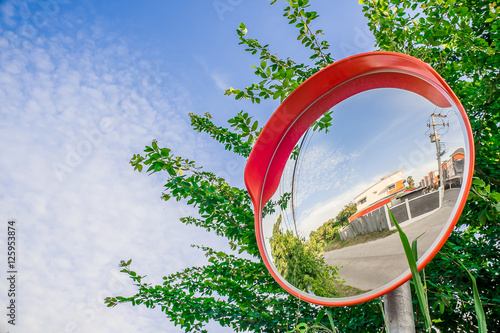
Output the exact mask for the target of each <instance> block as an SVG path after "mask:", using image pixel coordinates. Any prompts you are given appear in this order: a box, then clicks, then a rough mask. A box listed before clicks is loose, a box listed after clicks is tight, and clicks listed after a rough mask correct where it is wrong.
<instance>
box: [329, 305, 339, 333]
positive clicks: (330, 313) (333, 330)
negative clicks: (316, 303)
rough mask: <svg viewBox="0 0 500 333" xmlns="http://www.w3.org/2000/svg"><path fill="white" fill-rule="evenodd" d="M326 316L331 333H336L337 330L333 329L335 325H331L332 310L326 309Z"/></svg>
mask: <svg viewBox="0 0 500 333" xmlns="http://www.w3.org/2000/svg"><path fill="white" fill-rule="evenodd" d="M326 314H327V315H328V319H329V320H330V325H332V332H333V333H337V329H336V328H335V325H334V324H333V315H332V309H330V308H328V309H327V310H326Z"/></svg>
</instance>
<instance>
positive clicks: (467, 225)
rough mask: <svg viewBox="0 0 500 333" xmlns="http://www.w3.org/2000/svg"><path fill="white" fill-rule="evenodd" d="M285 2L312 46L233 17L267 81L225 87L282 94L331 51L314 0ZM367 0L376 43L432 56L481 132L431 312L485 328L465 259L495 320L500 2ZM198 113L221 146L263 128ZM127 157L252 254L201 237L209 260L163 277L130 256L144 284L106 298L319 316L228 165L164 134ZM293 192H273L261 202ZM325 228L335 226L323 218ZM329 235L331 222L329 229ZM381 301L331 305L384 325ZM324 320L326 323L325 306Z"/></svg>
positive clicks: (257, 317)
mask: <svg viewBox="0 0 500 333" xmlns="http://www.w3.org/2000/svg"><path fill="white" fill-rule="evenodd" d="M275 2H276V0H273V1H272V4H274V3H275ZM286 2H287V6H286V8H285V9H284V17H285V19H286V20H287V21H288V23H289V24H292V25H294V26H295V27H296V28H297V40H298V41H300V42H301V43H302V44H303V45H304V46H305V47H306V48H307V49H308V50H309V51H310V62H309V63H308V64H302V63H296V62H294V61H293V60H291V59H290V58H287V59H282V58H279V57H278V56H277V55H275V54H273V53H272V51H271V49H270V47H269V45H267V44H264V45H262V44H261V43H260V42H259V41H258V40H257V39H254V38H251V37H250V33H249V31H248V30H247V27H246V26H245V25H244V24H241V25H240V26H239V27H238V29H237V35H238V38H239V41H240V44H242V45H243V46H244V47H245V51H247V52H250V53H251V54H255V55H257V56H258V57H259V60H258V63H257V64H256V65H254V66H253V69H254V70H255V74H256V75H257V77H258V80H259V81H258V82H256V83H252V84H250V85H248V86H247V87H244V88H241V89H233V88H229V89H228V90H227V91H226V95H230V96H233V97H234V98H235V99H236V100H239V99H249V100H250V101H251V102H253V103H261V102H262V101H263V100H265V99H279V100H280V101H282V100H284V99H285V98H286V97H287V96H288V95H289V94H290V92H292V91H293V90H294V89H295V88H296V87H297V86H298V85H300V83H302V82H304V81H305V80H306V79H307V78H309V77H310V76H311V75H313V74H314V73H316V72H317V71H319V70H320V69H321V68H323V67H325V66H327V65H328V64H330V63H332V62H333V61H334V60H333V59H332V57H331V55H330V53H329V44H328V43H327V42H326V41H325V40H322V39H321V38H322V37H321V35H322V31H321V30H314V29H313V27H312V26H313V23H314V20H315V19H317V17H318V14H317V13H316V12H315V11H311V10H310V4H309V1H308V0H287V1H286ZM362 2H363V11H364V13H365V16H366V17H367V18H368V19H369V27H370V29H371V30H372V31H373V33H374V36H375V38H376V43H377V47H378V48H379V49H380V50H390V51H398V52H402V53H406V54H409V55H412V56H414V57H417V58H419V59H421V60H423V61H425V62H426V63H428V64H430V65H431V66H432V67H433V68H435V69H436V70H437V71H438V72H439V73H440V74H441V75H442V76H443V77H444V79H445V80H446V81H447V82H448V84H450V86H451V87H452V89H453V90H454V91H455V92H456V94H457V95H458V97H459V99H460V100H461V101H462V103H463V105H464V107H465V109H466V110H467V113H468V115H469V117H470V121H471V124H472V128H473V132H474V138H475V146H476V164H475V172H476V173H475V177H476V178H475V180H474V184H473V188H472V192H471V194H470V196H469V200H468V203H467V205H466V207H465V208H464V212H463V216H462V218H461V219H460V221H459V223H458V225H459V228H457V229H456V230H455V231H454V232H453V234H452V235H451V237H450V240H449V241H448V242H447V243H446V244H445V246H444V247H443V249H442V251H441V252H440V254H438V255H437V256H436V258H435V259H434V260H433V261H431V263H430V264H429V265H428V266H427V267H426V277H427V287H428V290H427V294H428V300H429V303H430V304H431V307H432V313H431V315H432V318H436V319H438V320H437V322H436V323H435V325H436V326H437V327H439V329H440V330H441V331H442V332H474V331H477V322H476V320H475V314H474V303H473V294H472V288H471V283H470V278H469V276H468V273H467V271H465V270H463V269H461V266H460V265H459V264H458V262H461V263H463V264H464V265H465V266H466V267H467V269H469V271H470V272H472V274H473V275H474V276H475V277H476V280H477V286H478V289H479V291H480V293H481V301H482V302H483V306H484V308H485V313H486V317H487V320H488V328H489V329H490V330H491V331H498V330H500V319H499V318H500V296H499V294H498V290H500V286H499V285H498V280H499V279H498V274H499V267H500V251H499V242H498V239H500V226H499V215H500V193H499V186H500V171H499V168H498V165H499V153H498V147H499V146H500V142H499V141H500V136H499V133H498V129H499V124H500V111H499V110H500V93H499V89H498V86H499V85H498V80H499V76H500V73H499V64H500V56H499V48H500V38H499V25H500V24H499V20H498V15H499V13H500V6H499V5H498V4H497V3H496V2H493V1H484V0H462V1H458V0H428V1H422V0H412V1H410V0H365V1H362ZM190 117H191V125H192V126H193V128H194V130H196V131H198V132H204V133H207V134H208V135H209V136H210V137H211V138H213V139H214V140H216V141H218V142H220V143H221V144H223V145H224V147H225V149H227V150H230V151H232V152H234V153H235V154H238V155H241V156H245V157H247V156H248V154H249V153H250V150H251V147H252V144H253V143H254V141H255V138H256V137H257V136H258V135H259V133H260V128H259V125H258V123H257V122H256V121H253V120H252V117H251V116H250V115H248V114H247V113H245V112H240V113H238V114H237V115H236V116H235V117H233V118H231V119H229V120H228V124H229V127H228V128H226V127H222V126H217V125H215V124H214V123H213V122H212V120H211V117H210V115H209V114H205V115H203V116H199V115H194V114H190ZM331 120H332V118H331V116H330V114H329V113H327V114H325V116H324V117H323V118H322V119H320V120H318V122H317V124H316V129H319V130H321V129H328V126H329V125H330V124H331ZM131 164H132V166H133V167H134V168H135V169H137V170H138V171H141V170H142V169H143V168H147V171H148V172H151V173H156V172H162V173H163V174H164V175H165V177H166V184H165V190H164V193H163V198H164V199H165V200H169V199H172V198H174V199H175V200H185V201H186V202H187V204H188V205H191V206H193V207H195V208H196V209H197V211H198V213H199V216H198V217H192V216H186V217H183V218H182V219H181V222H182V223H186V224H195V225H197V226H199V227H202V228H205V229H207V230H209V231H211V232H215V233H216V234H218V235H221V236H224V237H226V238H227V239H228V242H229V244H230V246H231V248H232V249H233V250H237V251H238V252H239V253H240V254H242V253H245V254H246V257H248V256H250V258H252V259H243V258H240V257H238V256H235V255H230V254H227V253H224V252H220V251H216V250H214V249H210V248H207V247H199V249H200V251H203V252H204V253H205V255H206V256H207V258H208V264H207V265H205V266H201V267H192V268H188V269H185V270H183V271H181V272H177V273H173V274H170V275H167V276H165V277H164V283H163V284H162V285H151V284H148V283H146V282H145V279H144V276H141V275H139V274H137V273H136V272H134V271H133V270H132V269H131V261H127V262H122V264H121V267H122V272H123V273H125V274H128V275H129V277H130V278H131V279H132V280H133V281H134V283H135V285H136V286H137V293H136V294H135V295H132V296H129V297H124V296H115V297H108V298H107V299H106V301H105V302H106V303H107V304H108V306H114V305H116V304H118V303H131V304H132V305H140V304H142V305H145V306H146V307H148V308H154V307H159V308H160V309H161V311H163V312H164V313H165V315H166V316H167V318H168V319H169V320H171V321H173V322H174V323H175V324H176V325H179V326H180V327H182V328H183V329H185V331H186V332H204V331H205V330H204V328H203V327H204V325H205V324H206V323H207V322H208V321H209V320H214V321H217V322H219V323H220V324H221V325H222V326H227V327H231V328H233V330H234V331H238V332H242V331H246V330H248V331H253V332H287V331H289V330H291V329H292V328H293V327H295V325H296V324H297V320H298V318H300V321H301V322H306V323H313V322H315V320H316V318H318V314H320V313H321V311H322V310H321V307H319V306H315V305H311V304H308V303H304V302H301V301H299V300H297V299H295V298H294V297H292V296H290V295H289V294H287V293H286V292H284V291H283V290H282V289H281V288H280V287H279V285H278V284H277V283H276V282H275V281H274V280H273V279H272V277H271V276H270V274H269V273H268V272H267V270H266V268H265V266H264V264H263V262H262V260H261V259H260V257H259V253H258V248H257V244H256V240H255V236H254V231H253V230H254V229H253V212H252V207H251V201H250V198H249V195H248V194H247V192H246V191H245V190H243V189H240V188H236V187H232V186H230V185H229V184H227V182H226V181H225V180H224V179H222V178H221V177H218V176H216V175H215V174H213V173H211V172H209V171H205V170H203V169H202V168H201V167H199V166H196V163H195V162H194V161H190V160H188V159H184V158H182V157H180V156H177V155H174V154H173V153H172V151H171V150H170V149H168V148H160V147H159V146H158V144H157V142H156V141H154V142H153V143H152V145H151V146H147V147H146V148H145V149H144V153H143V154H136V155H134V156H133V158H132V160H131ZM286 202H287V201H286V200H283V201H281V202H270V203H268V205H267V206H266V208H265V210H264V213H266V212H269V211H272V210H274V209H275V208H276V207H277V206H279V205H284V204H286ZM344 218H345V217H342V219H339V218H338V217H337V219H336V220H335V222H333V223H330V224H331V225H332V226H333V225H334V223H338V224H340V223H343V221H344ZM341 221H342V222H341ZM327 224H328V223H327ZM330 224H328V226H330ZM324 229H325V230H324V231H326V230H331V228H330V227H329V228H328V229H327V228H326V225H325V228H324ZM318 232H319V230H318ZM331 236H332V235H330V234H328V235H327V234H326V233H325V237H324V238H322V239H325V240H327V239H329V238H331ZM312 237H313V238H314V237H316V236H315V235H312ZM309 250H311V249H309ZM313 251H314V249H313ZM378 302H379V301H378V300H375V301H373V302H368V303H365V304H361V305H358V306H351V307H346V308H334V309H333V316H334V320H335V323H336V326H337V327H338V328H339V329H340V330H341V331H345V332H375V331H382V330H383V327H384V322H383V317H382V315H381V313H380V309H379V306H378V304H377V303H378ZM417 316H418V314H417ZM319 318H320V319H321V316H320V317H319ZM321 320H322V323H323V324H324V325H329V322H328V320H327V319H326V318H323V319H321ZM417 325H418V326H419V327H420V328H421V327H422V325H423V319H422V318H419V317H417Z"/></svg>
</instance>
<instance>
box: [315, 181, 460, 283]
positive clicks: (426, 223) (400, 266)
mask: <svg viewBox="0 0 500 333" xmlns="http://www.w3.org/2000/svg"><path fill="white" fill-rule="evenodd" d="M458 192H459V189H450V190H446V191H445V195H444V203H443V207H441V208H440V209H438V210H436V212H435V213H433V214H431V215H429V216H427V217H425V218H422V219H421V220H417V221H414V222H413V223H411V224H409V225H404V224H403V225H402V226H401V227H402V228H403V231H404V232H405V233H406V235H407V236H408V239H409V241H410V243H411V242H412V241H413V240H414V239H415V238H417V237H418V236H420V235H421V236H420V237H419V239H418V246H417V248H418V254H419V256H422V255H423V254H424V252H425V251H427V249H428V248H429V247H430V246H431V245H432V243H434V241H435V240H436V238H437V236H438V235H439V233H440V232H441V230H442V228H443V225H444V224H445V223H446V222H447V221H448V218H449V216H450V214H451V211H452V209H453V205H454V203H455V202H456V199H457V197H458ZM323 256H324V258H325V262H326V263H327V264H328V265H331V266H337V267H339V271H338V273H339V275H340V278H341V279H344V280H345V281H346V284H347V285H350V286H353V287H356V288H359V289H362V290H366V291H368V290H371V289H374V288H377V287H380V286H382V285H384V284H386V283H388V282H390V281H391V280H392V279H394V278H396V277H398V276H399V275H400V274H402V273H403V272H404V271H406V270H407V269H408V262H407V260H406V256H405V255H404V250H403V246H402V245H401V239H400V238H399V234H398V233H394V234H392V235H390V236H388V237H385V238H382V239H378V240H375V241H371V242H368V243H364V244H358V245H353V246H349V247H346V248H343V249H339V250H334V251H330V252H325V253H324V254H323Z"/></svg>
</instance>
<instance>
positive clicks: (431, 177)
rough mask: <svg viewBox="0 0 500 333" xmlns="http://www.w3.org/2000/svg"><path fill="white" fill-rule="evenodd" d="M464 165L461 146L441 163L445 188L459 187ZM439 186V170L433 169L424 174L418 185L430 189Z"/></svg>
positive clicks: (463, 154)
mask: <svg viewBox="0 0 500 333" xmlns="http://www.w3.org/2000/svg"><path fill="white" fill-rule="evenodd" d="M464 165H465V153H464V149H463V148H458V149H457V150H455V151H454V152H453V153H452V154H451V155H450V157H449V158H448V159H447V160H445V161H444V162H442V163H441V169H442V175H443V184H444V186H445V188H452V187H460V185H461V184H462V178H463V172H464ZM437 186H439V171H438V170H434V171H431V172H429V174H428V175H425V176H424V178H422V180H421V181H420V187H422V188H426V189H431V188H433V187H437Z"/></svg>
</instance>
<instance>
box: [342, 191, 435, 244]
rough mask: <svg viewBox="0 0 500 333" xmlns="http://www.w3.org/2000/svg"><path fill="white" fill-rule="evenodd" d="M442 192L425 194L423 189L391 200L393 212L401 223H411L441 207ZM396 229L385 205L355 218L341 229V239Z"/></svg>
mask: <svg viewBox="0 0 500 333" xmlns="http://www.w3.org/2000/svg"><path fill="white" fill-rule="evenodd" d="M440 193H441V192H440V191H438V190H436V191H433V192H430V193H427V194H424V192H423V189H421V190H418V191H414V192H412V193H409V194H408V195H406V196H404V197H400V198H397V199H395V200H393V201H392V202H391V205H392V207H391V212H392V214H393V215H394V218H395V219H396V221H398V223H399V224H401V225H404V224H409V223H412V222H414V221H416V220H417V219H421V218H424V217H426V216H427V215H430V214H432V213H433V212H434V211H436V210H437V209H439V208H440V207H441V202H442V200H441V194H440ZM390 229H395V226H394V225H393V224H392V221H391V219H390V217H389V211H388V209H387V206H386V205H384V206H382V207H379V208H377V209H375V210H373V211H371V212H369V213H366V214H364V215H363V216H359V217H357V218H355V219H354V220H353V221H352V222H351V223H349V224H348V225H347V226H345V227H343V228H341V229H340V230H339V235H340V239H341V240H343V241H345V240H348V239H351V238H354V237H356V236H359V235H365V234H369V233H372V232H376V231H383V230H390Z"/></svg>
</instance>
